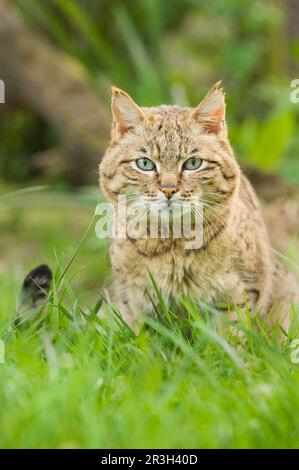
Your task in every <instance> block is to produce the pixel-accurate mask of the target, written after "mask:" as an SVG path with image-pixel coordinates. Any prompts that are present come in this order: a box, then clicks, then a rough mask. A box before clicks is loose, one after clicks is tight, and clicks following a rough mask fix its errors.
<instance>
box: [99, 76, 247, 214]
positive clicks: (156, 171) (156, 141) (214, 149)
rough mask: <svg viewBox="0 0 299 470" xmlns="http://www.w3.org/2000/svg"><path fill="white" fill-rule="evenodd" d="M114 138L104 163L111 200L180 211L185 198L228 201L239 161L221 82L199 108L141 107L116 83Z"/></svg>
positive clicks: (103, 178)
mask: <svg viewBox="0 0 299 470" xmlns="http://www.w3.org/2000/svg"><path fill="white" fill-rule="evenodd" d="M112 114H113V123H112V135H111V143H110V146H109V148H108V149H107V151H106V153H105V155H104V157H103V160H102V162H101V165H100V182H101V188H102V190H103V192H104V194H105V196H106V197H107V199H108V200H109V201H111V202H116V201H117V197H118V196H119V195H122V196H124V195H125V196H127V200H128V203H129V204H130V203H132V204H135V205H139V206H140V205H142V206H144V207H149V206H150V207H152V208H156V209H158V210H166V211H167V210H169V209H171V210H173V211H175V210H176V209H177V208H179V207H180V206H181V205H182V204H184V203H185V202H186V201H187V202H191V203H195V204H196V203H197V202H202V203H204V204H206V203H208V202H211V201H213V203H214V204H224V205H225V204H226V203H227V202H228V201H229V200H230V198H231V197H232V195H233V194H234V192H235V189H236V188H237V187H238V184H239V179H240V170H239V166H238V164H237V162H236V159H235V157H234V154H233V151H232V149H231V147H230V144H229V142H228V138H227V127H226V122H225V99H224V93H223V90H222V88H221V86H220V82H218V83H216V84H215V85H214V86H213V87H212V89H211V90H210V91H209V92H208V94H207V95H206V96H205V98H204V99H203V100H202V101H201V102H200V104H199V105H198V106H197V107H195V108H187V107H180V106H164V105H163V106H159V107H155V108H144V107H139V106H138V105H137V104H136V103H135V102H134V101H133V100H132V98H130V96H129V95H128V94H127V93H125V92H124V91H122V90H120V89H118V88H114V87H113V88H112Z"/></svg>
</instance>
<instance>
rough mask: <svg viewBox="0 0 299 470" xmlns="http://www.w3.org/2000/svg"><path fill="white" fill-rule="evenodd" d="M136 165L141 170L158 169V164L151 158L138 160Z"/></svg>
mask: <svg viewBox="0 0 299 470" xmlns="http://www.w3.org/2000/svg"><path fill="white" fill-rule="evenodd" d="M136 165H137V166H138V168H139V169H140V170H143V171H153V170H155V169H156V165H155V164H154V162H153V161H152V160H150V159H149V158H146V157H143V158H138V159H137V160H136Z"/></svg>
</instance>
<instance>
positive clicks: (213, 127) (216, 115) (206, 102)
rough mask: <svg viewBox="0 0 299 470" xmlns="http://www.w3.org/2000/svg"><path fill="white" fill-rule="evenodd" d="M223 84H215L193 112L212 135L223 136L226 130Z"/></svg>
mask: <svg viewBox="0 0 299 470" xmlns="http://www.w3.org/2000/svg"><path fill="white" fill-rule="evenodd" d="M221 83H222V82H221V81H219V82H217V83H215V85H214V86H213V87H212V88H211V90H210V91H209V92H208V94H207V95H206V96H205V97H204V99H203V100H202V101H201V102H200V103H199V105H198V106H197V107H196V108H195V110H194V112H193V117H194V118H195V119H196V120H197V121H198V122H200V124H202V125H203V126H204V129H205V131H206V132H208V133H210V134H222V132H223V131H224V130H225V94H224V91H223V88H222V87H221Z"/></svg>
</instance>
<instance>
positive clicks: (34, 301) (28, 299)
mask: <svg viewBox="0 0 299 470" xmlns="http://www.w3.org/2000/svg"><path fill="white" fill-rule="evenodd" d="M52 279H53V275H52V271H51V269H50V268H49V266H47V265H46V264H41V265H40V266H38V267H37V268H35V269H33V270H32V271H30V273H28V274H27V276H26V277H25V279H24V282H23V286H22V290H21V293H20V296H19V301H18V307H17V318H16V324H20V323H21V322H22V321H23V318H22V317H23V315H24V314H25V312H28V311H29V310H31V309H34V308H35V307H38V306H40V305H41V304H42V303H43V302H44V301H45V300H46V298H47V296H48V294H49V292H50V290H51V286H52Z"/></svg>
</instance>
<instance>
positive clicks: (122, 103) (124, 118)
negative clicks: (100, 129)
mask: <svg viewBox="0 0 299 470" xmlns="http://www.w3.org/2000/svg"><path fill="white" fill-rule="evenodd" d="M111 108H112V115H113V131H114V133H115V134H116V136H121V135H123V134H125V133H126V132H127V131H128V130H130V129H134V127H136V126H138V125H139V124H141V123H142V121H143V120H144V113H143V111H142V109H141V108H140V107H139V106H138V105H137V104H136V103H135V102H134V101H133V100H132V98H131V97H130V96H129V95H128V94H127V93H126V92H125V91H123V90H121V89H120V88H116V87H112V102H111Z"/></svg>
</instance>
